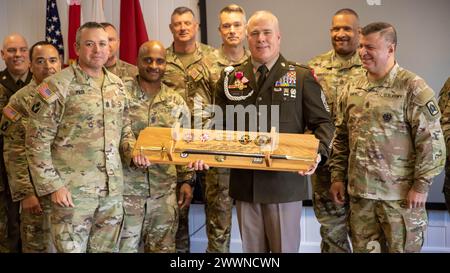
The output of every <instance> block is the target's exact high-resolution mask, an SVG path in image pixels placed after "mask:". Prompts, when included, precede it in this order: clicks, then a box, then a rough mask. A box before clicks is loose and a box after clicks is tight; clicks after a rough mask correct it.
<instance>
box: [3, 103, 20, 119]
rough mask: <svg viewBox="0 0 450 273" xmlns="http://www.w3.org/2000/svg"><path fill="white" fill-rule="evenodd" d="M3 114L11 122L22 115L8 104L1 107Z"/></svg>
mask: <svg viewBox="0 0 450 273" xmlns="http://www.w3.org/2000/svg"><path fill="white" fill-rule="evenodd" d="M3 116H4V117H6V118H8V119H9V120H10V121H12V122H16V121H18V120H19V119H20V118H21V117H22V115H21V114H20V113H19V112H18V111H17V110H16V109H14V107H13V106H12V105H10V104H8V105H6V106H5V107H4V108H3Z"/></svg>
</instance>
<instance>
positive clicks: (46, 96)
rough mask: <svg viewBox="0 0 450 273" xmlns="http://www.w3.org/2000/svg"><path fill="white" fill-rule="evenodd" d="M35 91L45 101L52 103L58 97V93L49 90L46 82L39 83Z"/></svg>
mask: <svg viewBox="0 0 450 273" xmlns="http://www.w3.org/2000/svg"><path fill="white" fill-rule="evenodd" d="M37 92H38V94H39V96H40V97H41V98H42V99H43V100H44V101H45V102H47V103H52V102H54V101H55V100H56V99H57V98H58V95H57V94H56V93H55V92H53V91H52V90H50V88H49V86H48V84H47V83H43V84H41V85H39V86H38V89H37Z"/></svg>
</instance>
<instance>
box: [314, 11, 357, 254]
mask: <svg viewBox="0 0 450 273" xmlns="http://www.w3.org/2000/svg"><path fill="white" fill-rule="evenodd" d="M359 32H360V27H359V19H358V14H356V12H355V11H353V10H351V9H341V10H338V11H337V12H336V13H335V14H334V16H333V19H332V25H331V30H330V35H331V43H332V45H333V49H332V50H330V51H328V52H327V53H324V54H322V55H319V56H316V57H314V58H313V59H312V60H310V61H309V63H308V65H309V66H310V67H311V68H313V69H314V72H315V74H316V76H317V80H318V81H319V83H320V85H321V86H322V88H323V91H324V94H325V96H326V100H327V103H328V107H329V109H330V113H331V117H332V119H333V122H334V120H335V116H336V102H337V98H338V96H339V94H340V89H341V88H342V87H343V86H344V85H345V84H346V83H348V82H349V81H351V80H352V79H354V78H356V77H358V76H361V75H363V73H364V69H363V68H362V64H361V60H360V59H359V56H358V53H357V51H356V50H357V48H358V39H359ZM311 184H312V192H313V197H312V200H313V207H314V213H315V215H316V218H317V220H318V221H319V223H320V235H321V236H322V242H321V244H320V249H321V251H322V252H323V253H329V252H332V253H336V252H337V253H342V252H344V253H345V252H347V253H349V252H351V248H350V242H349V239H348V202H347V203H345V204H344V205H338V204H335V203H334V202H333V200H331V198H330V192H329V190H330V185H331V176H330V171H329V169H328V164H327V165H325V166H319V168H317V170H316V172H315V173H314V174H313V175H312V176H311Z"/></svg>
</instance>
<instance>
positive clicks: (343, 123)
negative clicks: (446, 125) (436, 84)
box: [330, 64, 445, 200]
mask: <svg viewBox="0 0 450 273" xmlns="http://www.w3.org/2000/svg"><path fill="white" fill-rule="evenodd" d="M343 92H344V93H343V95H342V100H340V103H339V108H338V116H337V123H336V134H335V140H334V144H333V155H332V157H331V162H330V167H331V177H332V181H344V177H345V174H346V173H348V183H349V184H348V193H349V194H350V195H351V196H356V197H362V198H367V199H381V200H402V199H406V196H407V193H408V191H409V190H410V189H411V187H413V188H414V190H416V191H417V192H421V193H426V192H428V190H429V186H430V185H431V183H432V179H433V177H434V176H436V175H438V174H439V173H440V172H441V171H442V169H443V167H444V161H445V145H444V137H443V134H442V130H441V126H440V124H439V118H440V116H441V114H440V111H439V108H438V107H437V104H436V99H435V97H434V92H433V90H431V88H430V87H429V86H428V85H427V84H426V83H425V81H424V80H423V79H421V78H420V77H418V76H416V75H415V74H413V73H411V72H409V71H407V70H405V69H403V68H401V67H399V66H398V64H395V66H394V67H393V68H392V70H391V71H390V72H389V74H388V75H387V76H386V77H385V78H384V79H382V80H379V81H377V82H376V83H370V82H369V81H368V79H367V77H360V78H358V79H356V80H355V81H354V82H352V83H350V84H347V85H346V86H345V87H344V89H343Z"/></svg>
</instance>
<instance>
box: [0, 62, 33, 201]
mask: <svg viewBox="0 0 450 273" xmlns="http://www.w3.org/2000/svg"><path fill="white" fill-rule="evenodd" d="M32 75H33V74H32V73H31V72H30V71H28V73H27V77H26V79H25V82H24V84H25V85H27V84H28V83H30V81H31V78H32ZM20 88H21V87H20V86H18V85H17V84H16V82H15V80H14V79H13V77H12V76H11V74H10V73H9V72H8V70H7V69H6V68H5V69H4V70H2V71H0V111H2V110H3V107H5V106H6V104H8V101H9V98H10V97H11V96H12V95H13V94H14V93H15V92H16V91H18V90H19V89H20ZM0 150H3V138H1V137H0ZM4 167H5V164H4V160H3V154H1V155H0V192H2V191H4V190H5V186H6V184H7V183H8V179H7V177H6V170H5V169H4Z"/></svg>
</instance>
